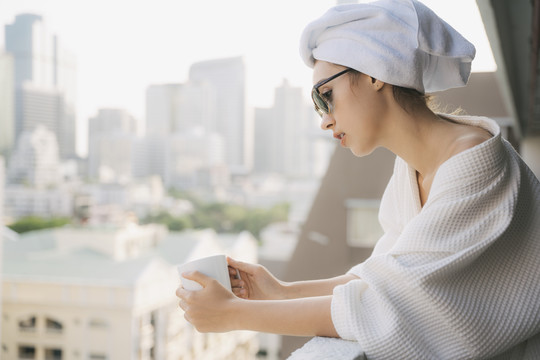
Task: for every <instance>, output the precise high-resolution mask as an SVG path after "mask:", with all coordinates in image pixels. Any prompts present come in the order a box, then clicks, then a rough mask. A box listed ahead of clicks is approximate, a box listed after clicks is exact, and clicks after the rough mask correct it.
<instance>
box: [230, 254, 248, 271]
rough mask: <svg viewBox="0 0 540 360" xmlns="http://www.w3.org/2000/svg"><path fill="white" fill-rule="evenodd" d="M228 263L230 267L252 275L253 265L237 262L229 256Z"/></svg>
mask: <svg viewBox="0 0 540 360" xmlns="http://www.w3.org/2000/svg"><path fill="white" fill-rule="evenodd" d="M227 263H228V264H229V266H231V267H233V268H235V269H238V270H240V271H243V272H246V273H251V271H250V270H251V267H252V266H253V265H251V264H248V263H245V262H242V261H236V260H234V259H233V258H230V257H228V256H227Z"/></svg>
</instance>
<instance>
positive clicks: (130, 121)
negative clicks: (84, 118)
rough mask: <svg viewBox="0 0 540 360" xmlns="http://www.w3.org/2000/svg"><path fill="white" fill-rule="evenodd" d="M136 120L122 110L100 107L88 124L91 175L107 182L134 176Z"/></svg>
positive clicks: (89, 172) (89, 173)
mask: <svg viewBox="0 0 540 360" xmlns="http://www.w3.org/2000/svg"><path fill="white" fill-rule="evenodd" d="M136 133H137V122H136V120H135V118H134V117H133V116H131V115H130V114H129V113H128V112H126V111H125V110H122V109H100V110H99V112H98V114H97V115H96V116H94V117H93V118H91V119H89V123H88V176H89V177H90V178H94V179H97V178H99V179H101V180H106V181H120V180H124V179H129V178H131V176H132V175H133V161H134V147H135V142H136Z"/></svg>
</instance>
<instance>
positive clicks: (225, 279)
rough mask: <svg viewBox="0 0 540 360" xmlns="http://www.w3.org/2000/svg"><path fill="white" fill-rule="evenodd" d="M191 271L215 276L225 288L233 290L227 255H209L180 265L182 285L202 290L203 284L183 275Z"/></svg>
mask: <svg viewBox="0 0 540 360" xmlns="http://www.w3.org/2000/svg"><path fill="white" fill-rule="evenodd" d="M190 271H198V272H200V273H202V274H204V275H206V276H209V277H211V278H214V279H216V280H217V281H219V282H220V283H221V285H223V287H224V288H225V289H227V290H229V291H231V279H230V278H229V268H228V265H227V257H226V256H225V255H213V256H207V257H204V258H200V259H195V260H192V261H189V262H187V263H184V264H182V265H178V273H179V274H180V279H181V281H182V287H183V288H184V289H186V290H190V291H194V290H201V289H202V286H201V284H199V283H198V282H196V281H193V280H189V279H186V278H184V277H183V276H182V274H183V273H186V272H190Z"/></svg>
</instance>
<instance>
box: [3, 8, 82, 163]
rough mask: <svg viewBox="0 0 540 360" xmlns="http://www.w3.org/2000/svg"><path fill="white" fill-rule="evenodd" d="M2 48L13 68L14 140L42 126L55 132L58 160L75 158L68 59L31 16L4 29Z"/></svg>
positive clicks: (36, 17)
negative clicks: (42, 114) (44, 114)
mask: <svg viewBox="0 0 540 360" xmlns="http://www.w3.org/2000/svg"><path fill="white" fill-rule="evenodd" d="M5 44H6V52H8V53H10V54H11V55H12V56H13V59H14V68H15V73H14V90H15V126H14V130H15V139H18V138H19V136H20V134H21V133H22V132H23V131H25V130H33V128H35V127H36V126H37V125H38V124H42V125H45V126H46V127H47V128H49V130H51V131H53V132H55V134H56V136H57V138H58V143H59V149H60V156H61V157H62V158H70V157H73V156H75V109H74V106H75V105H74V104H75V62H74V60H73V58H72V56H71V55H70V54H69V53H68V52H67V51H66V50H65V49H64V48H63V47H62V46H61V44H60V42H59V40H58V38H57V37H56V36H52V35H50V34H49V32H48V31H47V28H46V26H45V24H44V21H43V19H42V17H41V16H39V15H34V14H20V15H17V16H16V17H15V22H14V23H13V24H9V25H6V26H5ZM38 98H39V99H38ZM42 109H47V110H46V112H47V115H46V116H44V117H41V116H40V115H39V114H40V113H41V112H42ZM53 109H55V110H53ZM28 116H30V118H28Z"/></svg>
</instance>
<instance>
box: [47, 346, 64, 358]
mask: <svg viewBox="0 0 540 360" xmlns="http://www.w3.org/2000/svg"><path fill="white" fill-rule="evenodd" d="M45 360H62V349H45Z"/></svg>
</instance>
